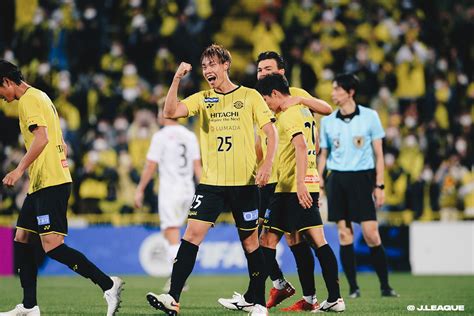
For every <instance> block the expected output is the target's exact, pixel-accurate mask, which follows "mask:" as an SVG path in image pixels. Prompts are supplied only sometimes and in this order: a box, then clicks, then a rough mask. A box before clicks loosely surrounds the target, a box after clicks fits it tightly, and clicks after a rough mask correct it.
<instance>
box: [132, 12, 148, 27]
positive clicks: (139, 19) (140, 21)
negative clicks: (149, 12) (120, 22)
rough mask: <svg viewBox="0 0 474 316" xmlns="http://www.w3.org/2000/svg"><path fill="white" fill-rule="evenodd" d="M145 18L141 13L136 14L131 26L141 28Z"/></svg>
mask: <svg viewBox="0 0 474 316" xmlns="http://www.w3.org/2000/svg"><path fill="white" fill-rule="evenodd" d="M145 22H146V19H145V17H144V16H143V15H142V14H137V15H135V16H134V17H133V19H132V27H133V28H136V29H138V28H141V27H143V26H144V25H145Z"/></svg>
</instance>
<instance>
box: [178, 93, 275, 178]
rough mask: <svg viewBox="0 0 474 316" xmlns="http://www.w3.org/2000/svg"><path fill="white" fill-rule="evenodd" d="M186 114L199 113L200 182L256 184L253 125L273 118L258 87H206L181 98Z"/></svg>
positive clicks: (259, 125) (261, 123)
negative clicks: (225, 89) (219, 89)
mask: <svg viewBox="0 0 474 316" xmlns="http://www.w3.org/2000/svg"><path fill="white" fill-rule="evenodd" d="M181 102H182V103H184V104H185V105H186V107H187V108H188V111H189V116H193V115H199V120H200V122H199V123H200V124H199V126H200V135H199V138H200V146H201V158H202V166H203V168H202V170H203V173H202V177H201V183H202V184H208V185H219V186H239V185H250V184H255V175H256V170H257V156H256V153H255V136H254V125H257V127H258V128H262V127H263V126H264V125H265V124H267V123H269V122H271V121H272V120H274V117H273V114H272V112H271V111H270V109H269V108H268V106H267V104H266V103H265V101H264V100H263V98H262V96H261V95H260V94H259V93H258V92H257V90H254V89H250V88H246V87H242V86H238V87H237V88H236V89H234V90H232V91H231V92H228V93H225V94H223V93H218V92H216V91H214V90H205V91H200V92H198V93H195V94H193V95H191V96H189V97H188V98H186V99H184V100H182V101H181Z"/></svg>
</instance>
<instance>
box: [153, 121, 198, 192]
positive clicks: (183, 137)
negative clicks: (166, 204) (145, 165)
mask: <svg viewBox="0 0 474 316" xmlns="http://www.w3.org/2000/svg"><path fill="white" fill-rule="evenodd" d="M146 158H147V159H148V160H151V161H154V162H156V163H158V168H159V173H160V190H161V189H162V187H163V186H170V188H174V189H176V188H179V185H183V186H189V185H192V186H193V187H194V182H193V175H194V160H198V159H200V154H199V144H198V141H197V138H196V135H194V133H193V132H191V131H190V130H188V129H187V128H186V127H184V126H182V125H168V126H165V127H163V128H162V129H160V130H159V131H158V132H156V133H155V134H154V135H153V138H152V140H151V144H150V148H149V149H148V154H147V156H146ZM177 184H178V186H177Z"/></svg>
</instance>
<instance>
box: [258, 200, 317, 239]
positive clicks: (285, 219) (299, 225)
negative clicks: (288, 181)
mask: <svg viewBox="0 0 474 316" xmlns="http://www.w3.org/2000/svg"><path fill="white" fill-rule="evenodd" d="M311 197H312V198H313V205H312V206H311V207H310V208H309V209H305V208H303V207H302V206H301V205H300V203H299V201H298V195H297V194H296V193H275V194H274V195H273V198H272V200H271V202H270V206H269V209H268V211H267V212H266V214H265V218H264V220H263V226H264V227H265V228H268V229H274V230H277V231H280V232H283V233H288V234H290V233H293V232H297V231H303V230H306V229H309V228H314V227H322V226H323V221H322V219H321V214H320V213H319V207H318V199H319V193H311Z"/></svg>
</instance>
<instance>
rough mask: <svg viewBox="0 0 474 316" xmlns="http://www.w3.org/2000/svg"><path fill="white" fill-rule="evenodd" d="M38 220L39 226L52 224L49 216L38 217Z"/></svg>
mask: <svg viewBox="0 0 474 316" xmlns="http://www.w3.org/2000/svg"><path fill="white" fill-rule="evenodd" d="M36 220H37V221H38V225H40V226H41V225H48V224H50V223H51V222H50V221H49V215H41V216H37V217H36Z"/></svg>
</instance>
